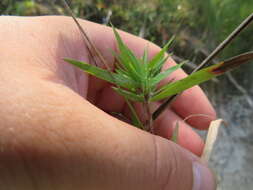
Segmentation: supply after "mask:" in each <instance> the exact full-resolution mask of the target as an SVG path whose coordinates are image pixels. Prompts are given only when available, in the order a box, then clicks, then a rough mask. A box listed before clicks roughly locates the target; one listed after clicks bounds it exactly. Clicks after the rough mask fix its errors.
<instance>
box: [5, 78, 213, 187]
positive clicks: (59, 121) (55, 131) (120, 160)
mask: <svg viewBox="0 0 253 190" xmlns="http://www.w3.org/2000/svg"><path fill="white" fill-rule="evenodd" d="M24 78H25V77H24ZM17 88H18V89H16V88H10V89H15V90H17V91H18V92H19V93H15V92H13V93H11V94H13V95H12V96H7V95H6V96H2V97H3V99H2V100H1V101H0V105H1V108H2V110H5V111H4V112H1V111H0V113H1V117H0V123H1V125H0V130H1V131H2V132H1V137H2V138H1V151H0V167H1V172H0V179H1V180H0V187H1V186H2V187H5V188H6V189H26V190H29V189H48V190H50V189H54V190H58V189H59V190H70V189H75V190H81V189H82V190H83V189H91V190H92V189H103V190H107V189H108V190H114V189H115V190H119V189H120V190H129V189H131V190H135V189H136V190H144V189H145V190H160V189H161V190H170V189H171V190H192V189H194V190H203V189H205V190H209V189H210V190H211V189H214V182H213V179H212V175H211V173H210V171H209V170H208V169H207V168H206V167H205V166H204V165H202V164H201V163H200V162H199V161H198V158H197V157H195V156H193V155H192V154H191V153H189V152H187V151H185V150H183V149H182V148H180V147H179V146H177V145H176V144H174V143H172V142H170V141H168V140H166V139H163V138H160V137H158V136H154V135H151V134H149V133H147V132H144V131H141V130H139V129H137V128H134V127H132V126H130V125H128V124H126V123H124V122H121V121H119V120H117V119H115V118H113V117H111V116H110V115H107V114H106V113H104V112H103V111H101V110H99V109H98V108H96V107H95V106H93V105H92V104H90V103H89V102H88V101H86V100H84V99H83V98H82V97H80V96H79V95H77V94H76V93H74V92H73V91H72V90H71V89H69V88H67V87H65V86H63V85H59V84H56V83H52V82H49V81H44V80H43V81H42V80H27V82H26V83H25V82H24V83H22V85H20V87H17ZM24 89H32V91H27V90H25V92H24V93H21V92H23V91H24ZM7 92H8V91H6V93H7ZM19 100H22V101H19ZM8 102H14V104H12V106H10V105H9V104H8ZM15 102H16V103H15ZM18 102H22V105H20V106H14V105H18ZM8 187H9V188H8Z"/></svg>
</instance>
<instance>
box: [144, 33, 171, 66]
mask: <svg viewBox="0 0 253 190" xmlns="http://www.w3.org/2000/svg"><path fill="white" fill-rule="evenodd" d="M174 39H175V36H172V38H171V39H170V40H169V41H168V43H167V44H166V45H165V46H164V47H163V48H162V50H161V51H160V52H159V53H157V54H156V55H155V56H154V57H153V59H151V61H150V62H149V65H148V67H149V70H152V69H153V68H154V67H155V66H156V65H157V64H158V63H161V61H162V60H163V59H164V55H165V53H166V52H167V50H168V48H169V47H170V46H171V44H172V43H173V41H174Z"/></svg>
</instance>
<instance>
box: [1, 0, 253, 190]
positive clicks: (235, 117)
mask: <svg viewBox="0 0 253 190" xmlns="http://www.w3.org/2000/svg"><path fill="white" fill-rule="evenodd" d="M68 2H69V4H70V6H71V9H72V10H73V11H74V13H75V14H76V15H77V16H78V17H81V18H85V19H88V20H90V21H94V22H97V23H101V24H108V23H109V22H112V23H113V25H115V26H116V27H117V28H120V29H122V30H125V31H127V32H129V33H133V34H135V35H138V36H141V37H143V38H146V39H148V40H150V41H152V42H154V43H156V44H157V45H159V46H163V45H164V44H165V43H166V42H167V41H168V40H169V38H170V37H171V36H172V35H175V36H176V43H174V47H173V49H172V51H173V53H174V54H175V56H174V58H175V59H176V60H177V61H180V60H184V59H187V60H190V61H191V64H190V65H188V68H186V69H187V70H188V71H190V70H192V67H194V64H195V65H197V64H199V63H200V62H201V61H202V60H203V59H204V58H205V57H206V56H207V55H209V54H210V52H211V51H212V50H213V49H214V48H215V47H216V46H217V45H218V44H219V43H220V42H221V41H222V40H224V39H225V38H226V36H227V35H228V34H230V33H231V32H232V31H233V29H235V28H236V26H237V25H239V24H240V23H241V22H242V21H243V20H244V19H245V18H246V17H247V16H248V15H250V14H251V13H253V1H252V0H243V1H239V0H72V1H70V0H69V1H68ZM0 14H2V15H22V16H24V15H56V14H57V15H58V14H60V15H66V14H67V13H66V11H65V9H64V7H63V5H62V3H61V1H60V0H36V1H35V0H23V1H22V0H1V1H0ZM63 29H64V28H63ZM252 34H253V24H251V25H250V26H249V27H248V28H247V30H245V31H244V32H243V33H242V34H241V35H240V36H239V37H237V39H236V40H235V41H233V43H231V44H230V45H229V47H227V48H226V49H225V50H224V51H223V52H222V53H221V54H220V55H219V56H218V57H217V58H216V61H220V60H223V59H226V58H229V57H232V56H235V55H238V54H240V53H243V52H246V51H252V50H253V35H252ZM216 61H215V62H216ZM251 73H253V65H252V64H248V65H245V66H242V67H241V68H240V69H238V70H236V71H233V73H232V74H233V75H232V74H231V73H230V74H227V75H226V76H223V77H220V78H218V80H216V81H211V82H208V83H207V84H205V85H204V86H202V87H204V89H205V90H206V93H207V94H208V96H209V98H210V100H211V101H212V103H213V105H214V106H215V108H216V110H217V112H218V114H219V115H220V117H222V118H224V119H225V120H227V121H228V122H230V124H231V126H230V128H229V129H227V128H224V129H222V135H223V138H222V139H223V140H221V143H220V144H219V145H217V147H218V150H217V152H216V153H215V157H214V158H213V160H212V166H213V167H214V168H215V169H216V170H217V171H218V173H219V176H218V179H219V181H222V183H221V188H219V189H230V190H238V189H240V190H246V189H249V190H252V187H253V171H252V167H253V154H252V151H253V148H251V147H253V140H252V136H253V130H252V122H253V120H252V115H253V101H252V97H253V86H252V81H253V75H252V74H251ZM238 81H239V82H238ZM238 126H239V127H238ZM238 151H239V152H238ZM242 155H243V156H242Z"/></svg>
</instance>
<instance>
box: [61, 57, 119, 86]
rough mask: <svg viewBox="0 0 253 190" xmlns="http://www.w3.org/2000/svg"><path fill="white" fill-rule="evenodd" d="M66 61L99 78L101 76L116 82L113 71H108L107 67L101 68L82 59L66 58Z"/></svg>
mask: <svg viewBox="0 0 253 190" xmlns="http://www.w3.org/2000/svg"><path fill="white" fill-rule="evenodd" d="M64 61H66V62H68V63H70V64H72V65H75V66H77V67H79V68H80V69H82V70H84V71H85V72H86V73H89V74H91V75H93V76H96V77H97V78H100V79H103V80H105V81H108V82H110V83H113V84H115V81H114V78H113V73H112V72H110V71H107V70H105V69H101V68H99V67H96V66H93V65H90V64H88V63H85V62H82V61H76V60H73V59H69V58H65V59H64Z"/></svg>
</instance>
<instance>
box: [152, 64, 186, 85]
mask: <svg viewBox="0 0 253 190" xmlns="http://www.w3.org/2000/svg"><path fill="white" fill-rule="evenodd" d="M184 63H185V62H182V63H180V64H178V65H175V66H173V67H170V68H168V69H167V70H165V71H163V72H161V73H159V74H158V75H156V76H155V77H154V78H153V79H152V80H151V86H155V85H156V84H157V83H159V82H160V81H162V80H163V79H165V78H166V77H168V76H169V75H170V74H171V73H172V72H174V71H176V70H177V69H179V68H181V67H182V65H183V64H184Z"/></svg>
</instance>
